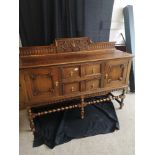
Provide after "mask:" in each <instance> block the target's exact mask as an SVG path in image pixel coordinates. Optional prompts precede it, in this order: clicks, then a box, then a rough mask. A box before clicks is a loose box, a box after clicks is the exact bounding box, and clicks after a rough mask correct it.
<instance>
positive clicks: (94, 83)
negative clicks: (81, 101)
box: [86, 79, 101, 91]
mask: <svg viewBox="0 0 155 155" xmlns="http://www.w3.org/2000/svg"><path fill="white" fill-rule="evenodd" d="M100 85H101V79H93V80H88V81H86V91H91V90H95V89H98V88H100Z"/></svg>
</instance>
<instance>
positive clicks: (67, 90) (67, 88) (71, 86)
mask: <svg viewBox="0 0 155 155" xmlns="http://www.w3.org/2000/svg"><path fill="white" fill-rule="evenodd" d="M77 92H80V82H74V83H66V84H63V94H64V95H69V94H71V93H77Z"/></svg>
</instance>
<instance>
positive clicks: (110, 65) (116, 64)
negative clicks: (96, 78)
mask: <svg viewBox="0 0 155 155" xmlns="http://www.w3.org/2000/svg"><path fill="white" fill-rule="evenodd" d="M128 64H129V61H128V60H110V61H107V62H106V64H105V73H104V87H114V88H115V87H119V86H122V85H125V84H126V78H127V69H128Z"/></svg>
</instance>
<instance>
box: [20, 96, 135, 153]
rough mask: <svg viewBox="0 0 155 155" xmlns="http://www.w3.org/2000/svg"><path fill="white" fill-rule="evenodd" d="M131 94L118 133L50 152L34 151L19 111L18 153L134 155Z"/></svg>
mask: <svg viewBox="0 0 155 155" xmlns="http://www.w3.org/2000/svg"><path fill="white" fill-rule="evenodd" d="M134 97H135V95H134V94H128V95H127V96H126V99H125V106H124V107H123V109H122V110H118V107H119V105H118V103H114V105H115V108H116V112H117V116H118V119H119V123H120V130H119V131H115V132H114V133H110V134H105V135H104V134H103V135H97V136H92V137H88V138H82V139H75V140H72V141H70V142H68V143H65V144H62V145H59V146H56V147H55V148H54V149H49V148H48V147H46V146H45V145H42V146H40V147H36V148H33V147H32V143H33V135H32V132H30V131H28V130H29V122H28V120H27V113H26V111H25V110H23V111H20V133H19V141H20V143H19V153H20V155H134V145H135V144H134V124H135V123H134Z"/></svg>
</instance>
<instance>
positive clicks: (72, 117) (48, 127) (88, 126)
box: [32, 96, 119, 148]
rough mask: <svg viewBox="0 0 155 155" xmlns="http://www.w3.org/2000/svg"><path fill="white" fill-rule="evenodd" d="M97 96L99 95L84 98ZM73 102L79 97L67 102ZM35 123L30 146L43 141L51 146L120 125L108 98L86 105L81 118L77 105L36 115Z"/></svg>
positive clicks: (36, 110)
mask: <svg viewBox="0 0 155 155" xmlns="http://www.w3.org/2000/svg"><path fill="white" fill-rule="evenodd" d="M99 98H101V96H99V97H94V98H89V99H86V100H85V101H90V100H94V99H99ZM102 98H103V96H102ZM75 103H79V100H72V101H70V104H75ZM47 108H49V109H50V108H51V107H50V106H47V107H44V108H43V109H44V110H45V109H46V110H47ZM41 110H42V109H41V108H40V109H32V111H33V112H38V111H41ZM34 123H35V129H36V130H35V132H34V142H33V147H37V146H40V145H42V144H45V145H47V146H48V147H49V148H53V147H55V146H56V145H60V144H63V143H66V142H69V141H70V140H72V139H76V138H83V137H88V136H94V135H98V134H106V133H111V132H114V131H115V130H118V129H119V122H118V118H117V115H116V112H115V109H114V106H113V103H112V102H111V101H107V102H103V103H97V104H95V105H88V106H86V107H85V116H84V119H81V118H80V109H72V110H68V111H64V112H57V113H52V114H47V115H44V116H41V117H37V118H35V119H34Z"/></svg>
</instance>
